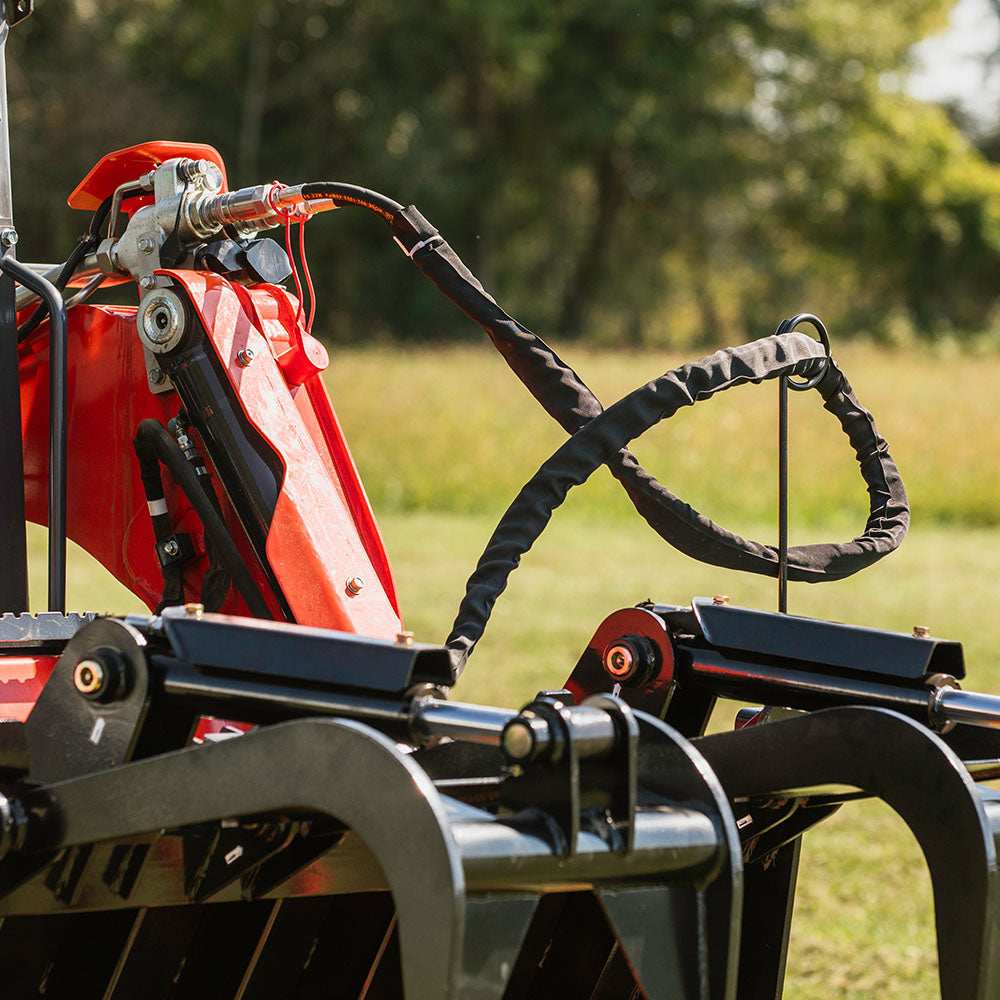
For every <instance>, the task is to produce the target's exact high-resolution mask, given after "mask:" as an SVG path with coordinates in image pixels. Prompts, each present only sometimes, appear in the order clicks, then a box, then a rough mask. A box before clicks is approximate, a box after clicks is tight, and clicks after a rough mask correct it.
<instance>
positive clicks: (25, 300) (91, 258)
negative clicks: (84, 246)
mask: <svg viewBox="0 0 1000 1000" xmlns="http://www.w3.org/2000/svg"><path fill="white" fill-rule="evenodd" d="M25 266H26V267H30V268H31V270H32V271H34V272H35V273H36V274H41V275H42V277H43V278H45V279H46V280H48V281H55V280H56V278H58V277H59V275H60V274H61V273H62V269H63V265H62V264H26V265H25ZM103 273H104V272H102V271H101V268H100V265H99V264H98V263H97V257H96V256H95V255H94V254H92V253H91V254H87V256H86V257H84V258H83V261H82V263H81V264H80V266H79V267H78V268H77V269H76V272H75V273H74V275H73V280H74V281H76V282H81V281H83V282H88V283H89V282H90V281H93V280H94V278H96V277H97V275H99V274H101V275H103ZM76 293H77V289H76V288H67V289H66V291H65V292H64V293H63V297H64V298H65V297H66V296H69V295H75V294H76ZM38 298H39V296H38V293H37V292H35V291H33V290H32V289H30V288H28V287H27V286H26V285H21V286H20V287H19V288H18V290H17V311H18V312H20V311H21V310H22V309H24V307H25V306H30V305H31V303H32V302H37V301H38Z"/></svg>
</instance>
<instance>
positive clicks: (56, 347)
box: [0, 256, 69, 613]
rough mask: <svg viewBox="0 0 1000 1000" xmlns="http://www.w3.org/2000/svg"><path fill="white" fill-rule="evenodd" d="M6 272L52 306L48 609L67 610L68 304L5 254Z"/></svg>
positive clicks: (50, 341) (3, 265) (50, 337)
mask: <svg viewBox="0 0 1000 1000" xmlns="http://www.w3.org/2000/svg"><path fill="white" fill-rule="evenodd" d="M0 268H2V269H3V270H4V271H5V272H6V273H7V274H9V275H11V276H12V277H13V278H14V279H15V280H16V281H19V282H20V283H21V284H22V285H26V286H27V287H28V288H30V289H32V290H33V291H34V292H35V293H36V294H37V295H38V296H39V297H40V298H43V299H44V300H45V301H46V302H47V303H48V307H49V611H58V612H60V613H64V612H65V611H66V421H67V410H66V384H67V380H68V377H69V376H68V370H67V354H66V352H67V343H66V306H65V304H64V303H63V300H62V296H61V295H60V294H59V290H58V289H57V288H56V287H55V285H53V284H52V282H51V281H47V280H46V279H45V278H43V277H42V276H41V275H40V274H36V273H35V272H34V271H33V270H32V269H31V268H30V267H27V266H26V265H24V264H22V263H21V262H20V261H17V260H15V259H14V258H13V257H10V256H6V257H4V258H3V259H2V263H0Z"/></svg>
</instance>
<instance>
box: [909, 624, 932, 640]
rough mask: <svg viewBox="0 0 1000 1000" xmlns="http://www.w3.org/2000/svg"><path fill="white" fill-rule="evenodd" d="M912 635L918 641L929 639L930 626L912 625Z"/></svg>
mask: <svg viewBox="0 0 1000 1000" xmlns="http://www.w3.org/2000/svg"><path fill="white" fill-rule="evenodd" d="M913 634H914V635H915V636H916V637H917V638H918V639H929V638H930V637H931V627H930V625H914V626H913Z"/></svg>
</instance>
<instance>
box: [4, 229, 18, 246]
mask: <svg viewBox="0 0 1000 1000" xmlns="http://www.w3.org/2000/svg"><path fill="white" fill-rule="evenodd" d="M0 243H2V244H3V245H4V246H5V247H12V246H14V245H15V244H16V243H17V230H16V229H14V228H13V227H11V226H8V227H6V228H5V229H0Z"/></svg>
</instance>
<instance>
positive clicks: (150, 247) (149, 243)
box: [138, 236, 156, 253]
mask: <svg viewBox="0 0 1000 1000" xmlns="http://www.w3.org/2000/svg"><path fill="white" fill-rule="evenodd" d="M138 246H139V249H140V250H141V251H142V252H143V253H152V252H153V251H154V250H155V249H156V243H155V242H154V241H153V240H152V239H151V238H150V237H149V236H140V237H139V242H138Z"/></svg>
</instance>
